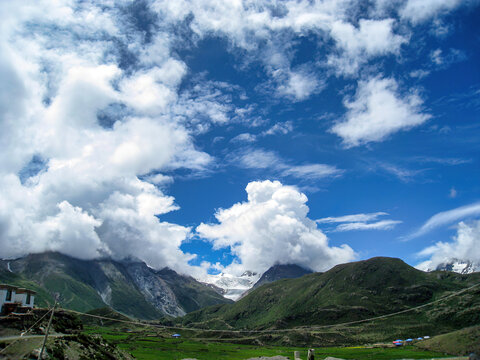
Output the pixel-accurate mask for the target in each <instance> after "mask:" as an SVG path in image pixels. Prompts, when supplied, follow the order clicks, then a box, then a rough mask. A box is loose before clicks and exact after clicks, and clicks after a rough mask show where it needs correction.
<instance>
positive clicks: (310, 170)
mask: <svg viewBox="0 0 480 360" xmlns="http://www.w3.org/2000/svg"><path fill="white" fill-rule="evenodd" d="M342 173H343V171H342V170H339V169H337V168H336V167H334V166H331V165H326V164H308V165H296V166H285V170H283V171H282V175H283V176H293V177H296V178H299V179H321V178H324V177H336V176H340V175H341V174H342Z"/></svg>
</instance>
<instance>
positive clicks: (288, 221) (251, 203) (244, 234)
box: [196, 180, 356, 273]
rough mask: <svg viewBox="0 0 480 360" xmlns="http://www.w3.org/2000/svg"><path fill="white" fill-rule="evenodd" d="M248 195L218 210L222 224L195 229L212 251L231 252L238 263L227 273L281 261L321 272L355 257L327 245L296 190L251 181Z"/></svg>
mask: <svg viewBox="0 0 480 360" xmlns="http://www.w3.org/2000/svg"><path fill="white" fill-rule="evenodd" d="M246 192H247V195H248V200H247V201H245V202H241V203H237V204H234V205H233V206H232V207H231V208H228V209H220V210H218V211H217V213H216V214H215V217H216V219H217V221H218V223H216V224H204V223H202V224H200V225H199V226H198V227H197V229H196V231H197V233H198V234H199V236H201V237H203V238H205V239H207V240H209V241H211V242H212V244H213V246H214V248H216V249H219V248H230V249H231V252H232V253H233V254H234V255H235V256H236V257H237V258H238V262H234V263H232V264H231V265H229V266H228V267H227V269H228V270H229V271H231V272H234V273H241V272H242V271H243V270H253V271H258V272H262V271H265V270H266V269H268V268H269V267H270V266H272V265H273V264H275V263H277V262H279V263H283V264H289V263H295V264H299V265H302V266H305V267H308V268H311V269H313V270H316V271H323V270H327V269H329V268H331V267H332V266H334V265H336V264H338V263H343V262H347V261H351V260H353V259H354V258H355V257H356V254H355V252H354V251H353V250H352V249H351V248H350V247H349V246H348V245H341V246H339V247H334V246H330V245H329V244H328V239H327V237H326V236H325V234H324V233H322V232H321V231H320V230H319V229H318V228H317V225H316V223H315V221H313V220H311V219H309V218H308V211H309V209H308V207H307V205H306V203H307V200H308V199H307V197H306V196H305V195H304V194H302V193H300V192H299V191H298V190H296V189H295V188H293V187H290V186H285V185H282V184H281V183H280V182H278V181H273V182H272V181H268V180H266V181H261V182H260V181H254V182H251V183H249V184H248V185H247V187H246Z"/></svg>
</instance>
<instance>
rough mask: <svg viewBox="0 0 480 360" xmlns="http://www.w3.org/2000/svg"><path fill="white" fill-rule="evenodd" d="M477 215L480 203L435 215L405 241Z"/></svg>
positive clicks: (479, 210) (479, 212)
mask: <svg viewBox="0 0 480 360" xmlns="http://www.w3.org/2000/svg"><path fill="white" fill-rule="evenodd" d="M479 214H480V203H478V202H477V203H473V204H470V205H465V206H461V207H458V208H456V209H452V210H448V211H442V212H439V213H438V214H435V215H433V216H432V217H431V218H430V219H428V220H427V222H425V224H423V225H422V226H421V227H420V229H418V230H417V231H415V232H414V233H413V234H411V235H409V236H407V237H406V238H405V239H406V240H410V239H414V238H417V237H419V236H422V235H425V234H427V233H429V232H430V231H432V230H434V229H437V228H439V227H441V226H445V225H449V224H452V223H454V222H455V221H458V220H461V219H465V218H468V217H472V216H478V215H479Z"/></svg>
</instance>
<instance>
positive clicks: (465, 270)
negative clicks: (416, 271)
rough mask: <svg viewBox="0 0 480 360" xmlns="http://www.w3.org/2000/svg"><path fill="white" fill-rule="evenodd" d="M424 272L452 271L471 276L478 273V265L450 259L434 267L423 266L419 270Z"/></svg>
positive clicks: (479, 264) (479, 269) (479, 267)
mask: <svg viewBox="0 0 480 360" xmlns="http://www.w3.org/2000/svg"><path fill="white" fill-rule="evenodd" d="M420 270H424V271H453V272H456V273H459V274H472V273H474V272H479V271H480V263H475V262H473V261H469V260H460V259H451V260H449V261H445V262H443V263H441V264H439V265H437V266H436V267H434V268H432V267H431V266H428V265H427V266H424V267H423V268H420Z"/></svg>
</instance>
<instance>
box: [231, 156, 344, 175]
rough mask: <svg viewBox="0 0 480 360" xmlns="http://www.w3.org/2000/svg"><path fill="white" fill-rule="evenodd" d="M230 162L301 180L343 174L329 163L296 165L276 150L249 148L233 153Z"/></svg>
mask: <svg viewBox="0 0 480 360" xmlns="http://www.w3.org/2000/svg"><path fill="white" fill-rule="evenodd" d="M230 162H231V163H233V164H235V165H236V166H239V167H243V168H248V169H268V170H271V171H272V173H273V174H275V175H277V176H280V177H293V178H297V179H300V180H315V179H323V178H335V177H339V176H341V175H342V174H343V172H344V171H343V170H342V169H338V168H337V167H335V166H333V165H328V164H302V165H295V164H293V163H292V161H288V160H284V159H282V158H281V157H280V156H279V155H278V154H277V153H276V152H274V151H269V150H263V149H255V148H249V149H244V150H242V151H241V152H240V153H238V154H235V155H233V156H232V157H231V158H230Z"/></svg>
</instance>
